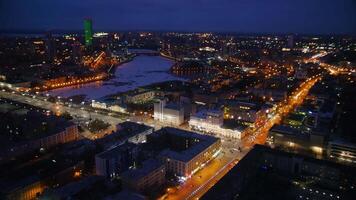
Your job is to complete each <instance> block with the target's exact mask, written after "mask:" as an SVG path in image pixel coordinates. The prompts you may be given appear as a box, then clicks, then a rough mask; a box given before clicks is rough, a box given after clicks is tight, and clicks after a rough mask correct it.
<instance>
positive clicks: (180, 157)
mask: <svg viewBox="0 0 356 200" xmlns="http://www.w3.org/2000/svg"><path fill="white" fill-rule="evenodd" d="M149 142H150V143H152V144H153V145H155V146H157V148H159V149H160V153H159V155H158V156H159V158H161V160H162V161H163V162H164V163H165V166H166V169H167V172H168V173H170V174H172V175H175V176H177V177H180V178H182V179H186V178H188V177H190V176H191V175H192V174H194V173H195V172H197V171H198V170H199V169H201V168H202V167H204V165H205V164H206V163H207V162H209V161H210V160H212V159H213V158H215V157H216V156H217V155H218V154H219V152H220V149H221V141H220V139H219V138H216V137H213V136H208V135H201V134H197V133H194V132H189V131H184V130H181V129H176V128H170V127H166V128H163V129H160V130H158V131H156V132H155V133H153V134H151V135H150V136H149Z"/></svg>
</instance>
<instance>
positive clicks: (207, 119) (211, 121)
mask: <svg viewBox="0 0 356 200" xmlns="http://www.w3.org/2000/svg"><path fill="white" fill-rule="evenodd" d="M223 120H224V118H223V113H222V112H220V111H200V112H198V113H197V114H195V115H194V116H191V117H190V120H189V127H191V128H192V129H193V130H198V131H202V132H206V133H212V134H215V135H216V136H218V137H228V138H235V139H241V138H243V136H244V135H243V132H242V131H241V130H237V129H228V128H224V127H223V123H224V122H223Z"/></svg>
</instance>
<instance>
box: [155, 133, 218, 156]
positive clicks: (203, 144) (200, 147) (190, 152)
mask: <svg viewBox="0 0 356 200" xmlns="http://www.w3.org/2000/svg"><path fill="white" fill-rule="evenodd" d="M154 134H156V135H157V134H171V135H176V136H178V137H185V138H190V139H197V141H198V142H196V143H194V144H193V145H192V146H191V147H190V148H188V149H186V150H183V151H179V152H178V151H173V150H171V149H169V148H167V149H164V150H163V151H161V153H160V154H159V155H160V156H162V157H169V158H172V159H175V160H180V161H183V162H187V161H189V160H191V159H192V158H194V157H195V156H197V155H198V154H199V153H201V152H202V151H204V149H206V148H208V147H209V146H210V145H212V144H214V143H215V142H217V141H219V140H220V139H219V138H216V137H213V136H209V135H201V134H197V133H194V132H189V131H185V130H181V129H176V128H171V127H166V128H163V129H161V130H158V131H157V132H156V133H154Z"/></svg>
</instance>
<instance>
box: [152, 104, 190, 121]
mask: <svg viewBox="0 0 356 200" xmlns="http://www.w3.org/2000/svg"><path fill="white" fill-rule="evenodd" d="M153 118H154V119H155V120H157V121H160V122H163V123H167V124H170V125H176V126H179V125H181V124H183V123H184V108H183V106H180V105H178V104H173V103H169V104H167V102H166V100H165V99H163V100H159V102H158V103H155V104H154V114H153Z"/></svg>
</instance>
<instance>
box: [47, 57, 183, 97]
mask: <svg viewBox="0 0 356 200" xmlns="http://www.w3.org/2000/svg"><path fill="white" fill-rule="evenodd" d="M172 65H173V61H171V60H168V59H166V58H163V57H160V56H144V55H141V56H137V57H135V58H134V60H132V61H131V62H128V63H125V64H122V65H120V66H119V67H117V68H116V71H115V77H114V78H112V79H110V80H107V81H98V82H93V83H88V84H83V85H79V86H71V87H65V88H59V89H54V90H51V91H48V92H47V93H49V94H50V95H56V96H58V95H59V96H63V97H70V96H74V95H86V98H87V99H99V98H101V97H104V96H106V95H109V94H114V93H117V92H125V91H128V90H132V89H135V88H137V87H139V86H145V85H149V84H152V83H158V82H163V81H170V80H183V79H181V78H179V77H176V76H173V75H171V74H170V73H169V69H170V67H171V66H172Z"/></svg>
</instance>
